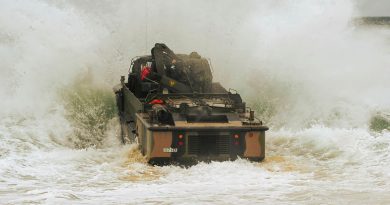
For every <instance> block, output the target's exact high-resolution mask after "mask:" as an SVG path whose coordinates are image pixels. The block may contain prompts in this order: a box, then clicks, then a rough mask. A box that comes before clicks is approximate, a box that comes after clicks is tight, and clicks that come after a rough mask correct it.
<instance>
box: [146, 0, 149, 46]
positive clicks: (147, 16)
mask: <svg viewBox="0 0 390 205" xmlns="http://www.w3.org/2000/svg"><path fill="white" fill-rule="evenodd" d="M148 7H149V6H148V0H146V1H145V21H146V22H145V54H147V52H148V21H149V15H148V12H149V11H148Z"/></svg>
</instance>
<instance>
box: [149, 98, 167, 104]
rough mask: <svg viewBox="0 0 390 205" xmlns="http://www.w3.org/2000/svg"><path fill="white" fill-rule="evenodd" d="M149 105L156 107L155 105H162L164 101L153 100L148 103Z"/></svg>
mask: <svg viewBox="0 0 390 205" xmlns="http://www.w3.org/2000/svg"><path fill="white" fill-rule="evenodd" d="M149 104H152V105H156V104H160V105H161V104H164V101H163V100H161V99H154V100H152V101H150V102H149Z"/></svg>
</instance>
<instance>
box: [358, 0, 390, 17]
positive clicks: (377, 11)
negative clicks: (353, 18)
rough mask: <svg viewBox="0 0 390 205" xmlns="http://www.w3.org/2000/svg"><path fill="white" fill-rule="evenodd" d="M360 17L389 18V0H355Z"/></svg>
mask: <svg viewBox="0 0 390 205" xmlns="http://www.w3.org/2000/svg"><path fill="white" fill-rule="evenodd" d="M356 1H357V6H358V8H359V10H360V12H361V15H362V16H390V0H356Z"/></svg>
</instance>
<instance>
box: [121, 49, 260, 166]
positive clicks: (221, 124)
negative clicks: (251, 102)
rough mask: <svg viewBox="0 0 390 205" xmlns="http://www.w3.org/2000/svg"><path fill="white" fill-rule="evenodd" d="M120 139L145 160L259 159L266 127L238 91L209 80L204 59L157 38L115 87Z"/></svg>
mask: <svg viewBox="0 0 390 205" xmlns="http://www.w3.org/2000/svg"><path fill="white" fill-rule="evenodd" d="M114 92H115V94H116V101H117V106H118V110H119V117H120V123H121V139H122V141H123V143H138V145H139V149H140V151H141V153H142V154H143V155H144V156H145V157H146V159H147V160H148V162H149V163H159V164H160V163H171V162H179V163H181V162H197V161H200V160H201V161H210V160H218V161H220V160H234V159H236V158H237V157H241V158H247V159H249V160H253V161H261V160H263V159H264V157H265V149H264V147H265V131H266V130H268V127H266V126H264V125H263V124H262V122H261V121H260V120H258V119H257V118H255V116H254V112H253V111H252V110H250V109H249V108H247V107H246V104H245V102H243V101H242V99H241V96H240V95H239V94H237V92H232V91H231V90H229V91H227V90H226V89H225V88H223V87H222V86H221V85H220V84H219V83H216V82H213V81H212V72H211V69H210V64H209V62H208V60H207V59H205V58H202V57H201V56H200V55H199V54H197V53H196V52H192V53H191V54H189V55H184V54H175V53H174V52H173V51H171V50H170V49H169V48H168V47H167V46H166V45H165V44H159V43H157V44H155V47H154V48H153V49H152V51H151V55H148V56H141V57H136V58H134V59H133V60H132V63H131V66H130V71H129V75H128V81H127V82H125V76H122V77H121V83H120V84H118V85H117V86H115V87H114Z"/></svg>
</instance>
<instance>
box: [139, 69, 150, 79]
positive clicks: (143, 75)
mask: <svg viewBox="0 0 390 205" xmlns="http://www.w3.org/2000/svg"><path fill="white" fill-rule="evenodd" d="M150 71H151V69H150V67H147V66H144V67H143V68H142V70H141V80H144V79H145V78H146V77H147V76H148V75H149V74H150Z"/></svg>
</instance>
